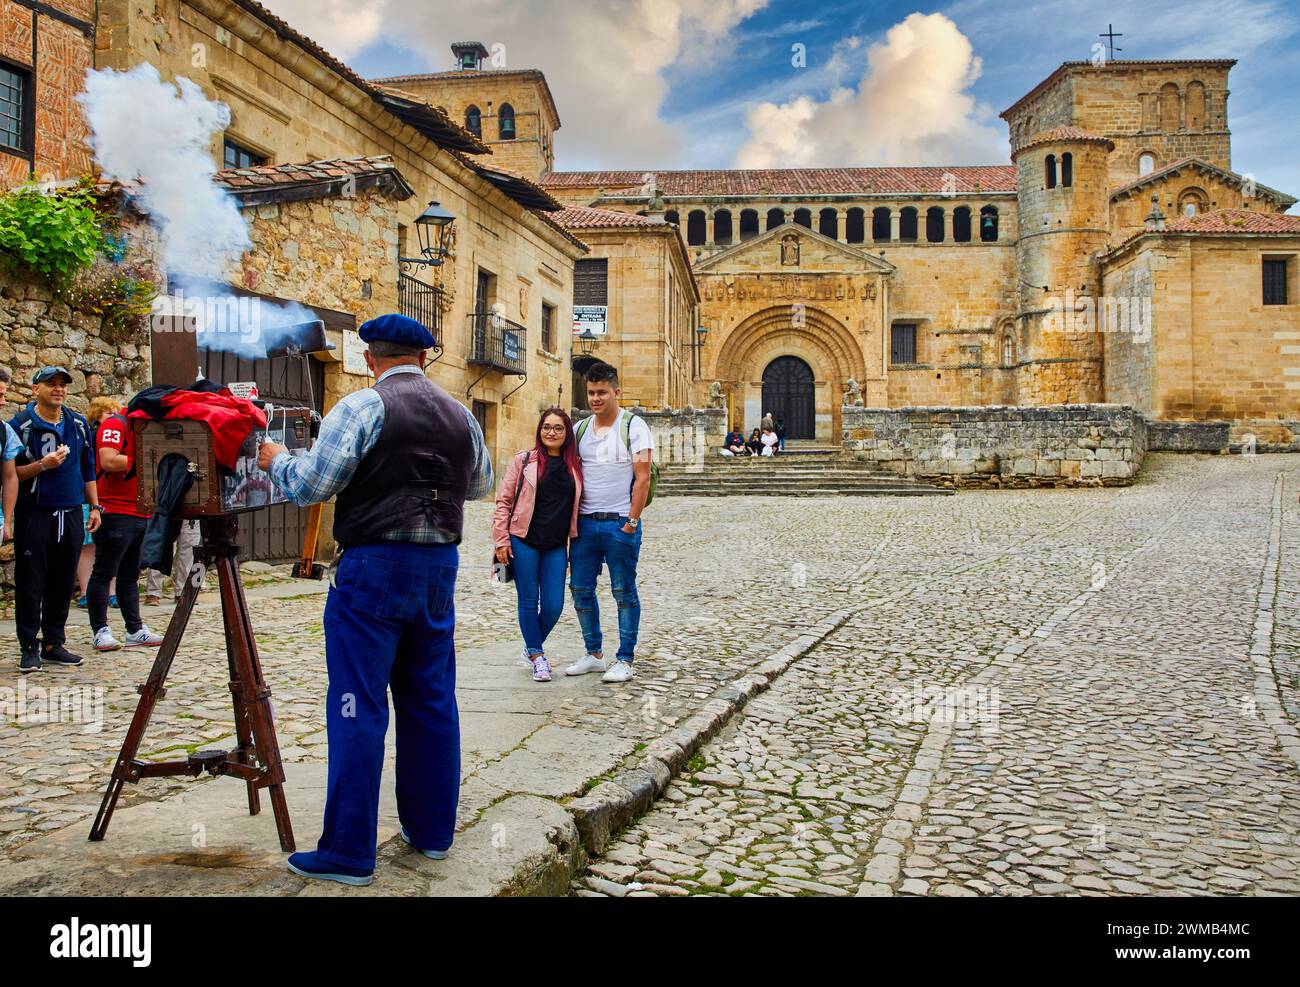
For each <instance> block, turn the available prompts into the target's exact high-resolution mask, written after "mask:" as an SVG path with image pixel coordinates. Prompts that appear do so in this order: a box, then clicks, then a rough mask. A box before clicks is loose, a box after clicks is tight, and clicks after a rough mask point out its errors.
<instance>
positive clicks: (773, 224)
mask: <svg viewBox="0 0 1300 987" xmlns="http://www.w3.org/2000/svg"><path fill="white" fill-rule="evenodd" d="M784 222H785V210H784V209H769V210H768V211H767V228H768V229H769V230H774V229H776V228H777V227H778V226H780V225H781V224H783V223H784Z"/></svg>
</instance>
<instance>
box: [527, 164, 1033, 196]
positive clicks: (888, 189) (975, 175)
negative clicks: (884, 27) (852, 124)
mask: <svg viewBox="0 0 1300 987" xmlns="http://www.w3.org/2000/svg"><path fill="white" fill-rule="evenodd" d="M646 175H654V178H655V183H656V184H657V185H658V187H659V189H660V191H662V192H663V194H664V195H666V196H697V195H746V196H754V197H757V196H763V195H818V194H832V195H834V194H841V195H842V194H855V193H857V194H860V193H871V192H876V193H883V194H891V193H905V192H943V191H944V190H945V180H946V176H948V175H952V176H953V179H952V180H953V181H955V183H956V187H955V189H952V190H953V191H957V192H977V191H978V192H1014V191H1015V190H1016V177H1015V168H1014V167H1013V166H1012V165H975V166H971V165H961V166H954V167H942V166H935V167H919V168H771V169H732V170H719V171H647V170H642V171H558V172H552V173H551V174H549V175H547V176H546V177H545V178H543V179H542V186H543V187H544V188H556V189H559V188H604V189H605V190H606V191H607V192H618V191H626V190H629V189H638V188H640V186H641V184H642V183H643V182H644V181H645V180H646V177H645V176H646Z"/></svg>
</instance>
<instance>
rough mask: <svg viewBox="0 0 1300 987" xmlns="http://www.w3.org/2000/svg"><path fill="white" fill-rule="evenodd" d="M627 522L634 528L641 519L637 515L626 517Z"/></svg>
mask: <svg viewBox="0 0 1300 987" xmlns="http://www.w3.org/2000/svg"><path fill="white" fill-rule="evenodd" d="M627 523H628V524H630V525H631V526H632V527H633V528H636V527H637V526H638V525H640V524H641V519H640V518H639V517H630V518H628V519H627Z"/></svg>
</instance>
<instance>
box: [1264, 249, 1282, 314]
mask: <svg viewBox="0 0 1300 987" xmlns="http://www.w3.org/2000/svg"><path fill="white" fill-rule="evenodd" d="M1286 275H1287V258H1285V257H1265V258H1264V304H1265V305H1285V304H1287V298H1286Z"/></svg>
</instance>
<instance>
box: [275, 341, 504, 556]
mask: <svg viewBox="0 0 1300 987" xmlns="http://www.w3.org/2000/svg"><path fill="white" fill-rule="evenodd" d="M423 372H424V371H422V370H421V369H420V368H419V367H416V366H411V365H403V366H398V367H393V369H392V370H389V371H387V372H385V373H384V374H383V375H382V376H381V377H380V378H379V380H384V379H385V378H387V377H391V376H392V375H393V374H420V373H423ZM375 383H376V384H377V383H379V381H375ZM463 410H464V412H465V420H466V421H468V422H469V426H470V435H471V437H472V439H473V442H474V459H475V465H474V472H473V473H472V474H471V475H470V479H469V491H468V493H466V495H465V497H466V499H467V500H477V499H478V498H480V497H482V496H484V495H486V494H488V493H490V492H491V490H492V460H491V459H489V458H488V453H487V444H486V443H485V442H484V441H483V431H482V429H480V428H479V425H478V420H477V419H475V417H474V415H473V414H472V413H471V412H470V410H469V409H468V408H464V409H463ZM383 425H384V399H383V398H382V397H380V396H379V392H378V391H376V390H375V389H374V388H373V387H368V388H366V389H365V390H363V391H357V392H355V393H353V394H349V395H348V396H347V397H345V398H344V399H343V400H342V401H340V402H339V403H338V404H336V405H335V406H334V410H333V411H331V412H330V413H329V414H328V415H326V416H325V417H324V419H323V420H322V421H321V423H320V435H319V436H318V437H317V439H316V442H315V443H314V444H313V445H312V447H311V449H310V450H309V451H308V452H307V454H306V455H304V456H293V455H290V454H289V453H287V452H282V453H280V454H279V455H278V456H276V457H275V459H274V460H272V461H271V470H270V473H271V479H272V480H273V481H274V483H275V485H276V486H277V487H279V488H280V489H281V490H283V491H284V493H285V495H286V496H287V497H288V498H289V499H290V500H292V501H293V502H294V503H295V504H297V505H298V506H299V507H306V506H307V505H308V504H319V503H321V502H323V501H326V500H329V499H330V498H331V497H333V496H334V495H335V494H336V493H338V492H339V491H340V490H342V489H343V488H344V487H346V486H347V485H348V483H349V481H351V479H352V476H353V474H354V473H356V471H357V466H358V465H360V463H361V460H362V459H364V458H365V457H366V454H367V453H369V452H370V450H371V449H373V448H374V447H375V442H377V441H378V439H379V430H380V429H381V428H383ZM455 537H456V536H455V535H453V534H452V533H451V532H450V531H444V530H443V529H441V528H435V527H434V526H433V525H431V524H429V523H428V522H427V521H423V520H422V521H421V522H420V523H419V524H417V525H416V526H415V527H414V528H411V529H408V530H405V531H390V532H389V533H388V534H386V535H384V539H385V540H386V541H409V542H416V543H419V544H437V543H441V542H449V541H454V540H455Z"/></svg>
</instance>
